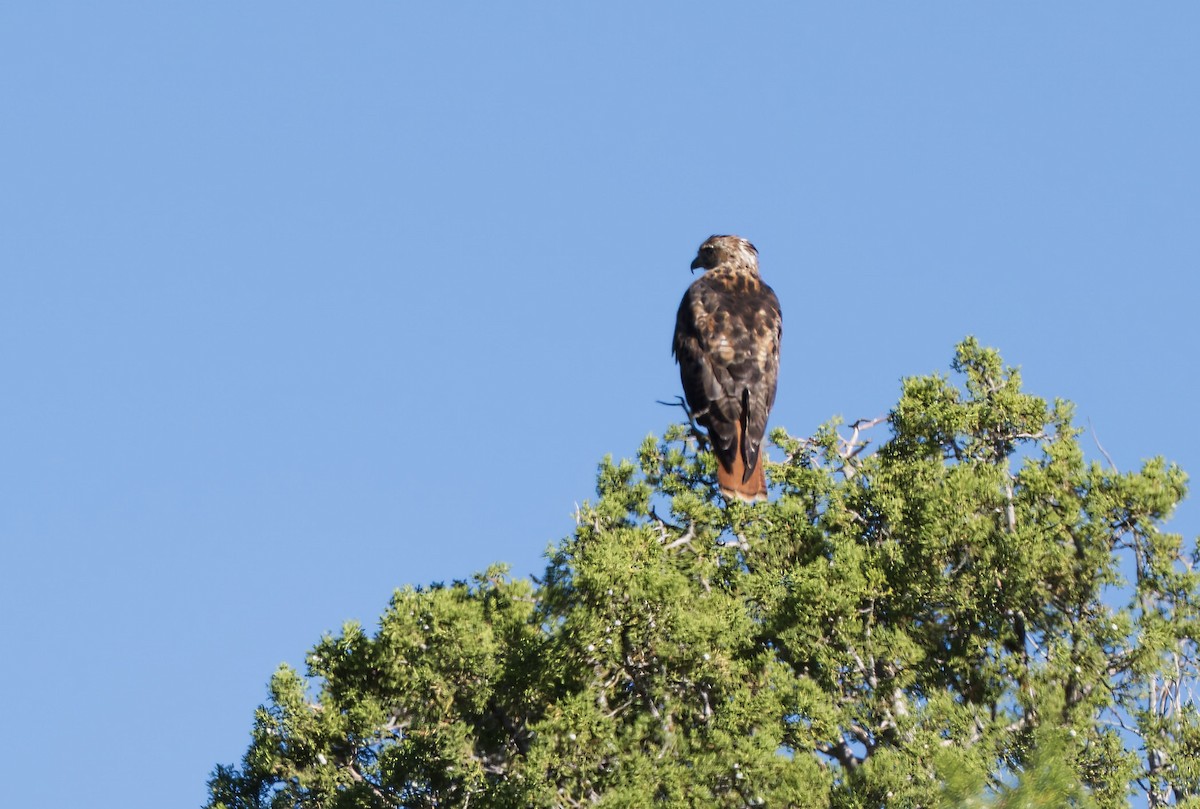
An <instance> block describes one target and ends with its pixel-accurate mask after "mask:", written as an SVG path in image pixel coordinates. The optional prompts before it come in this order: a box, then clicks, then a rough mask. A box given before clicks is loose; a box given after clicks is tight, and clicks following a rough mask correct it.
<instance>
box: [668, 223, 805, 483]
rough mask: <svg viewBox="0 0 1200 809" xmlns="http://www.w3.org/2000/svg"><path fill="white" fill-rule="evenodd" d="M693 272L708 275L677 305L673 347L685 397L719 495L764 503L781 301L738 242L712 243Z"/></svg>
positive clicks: (716, 239) (749, 249) (750, 249)
mask: <svg viewBox="0 0 1200 809" xmlns="http://www.w3.org/2000/svg"><path fill="white" fill-rule="evenodd" d="M692 269H693V270H696V269H703V270H706V272H705V273H704V275H702V276H701V277H700V278H698V279H696V281H694V282H693V283H692V285H691V286H690V287H688V291H687V293H686V294H685V295H684V296H683V301H682V302H681V303H680V304H679V313H678V314H677V315H676V318H675V340H674V343H673V346H672V350H673V353H674V354H675V359H676V361H678V362H679V375H680V377H681V378H682V380H683V392H684V395H685V396H686V397H687V402H688V406H689V407H691V409H692V414H693V416H694V417H695V419H696V421H697V422H699V423H700V425H701V426H703V427H704V428H705V429H706V430H707V431H708V437H709V440H710V441H711V443H712V447H713V452H714V453H715V454H716V456H717V461H718V469H717V483H718V485H719V486H720V489H721V494H723V495H724V496H725V498H726V499H729V498H731V497H738V498H740V499H742V500H745V501H747V502H753V501H755V500H765V499H766V497H767V481H766V477H765V476H764V475H763V471H762V441H763V434H764V433H765V432H766V429H767V415H768V414H769V413H770V412H771V406H772V405H773V404H774V403H775V383H776V379H777V377H778V373H779V340H780V338H781V337H782V335H783V320H782V317H781V315H780V311H779V299H778V298H776V297H775V293H774V292H773V291H772V290H771V288H770V287H769V286H767V285H766V284H764V283H763V282H762V279H760V278H759V277H758V251H757V250H755V249H754V245H752V244H750V242H748V241H746V240H745V239H742V238H740V237H738V236H712V237H710V238H709V239H708V240H707V241H705V242H704V244H702V245H700V250H699V252H698V253H697V254H696V259H695V260H694V261H693V262H692Z"/></svg>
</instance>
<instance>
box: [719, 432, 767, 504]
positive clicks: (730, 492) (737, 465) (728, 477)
mask: <svg viewBox="0 0 1200 809" xmlns="http://www.w3.org/2000/svg"><path fill="white" fill-rule="evenodd" d="M741 449H742V448H741V447H740V446H738V447H735V451H734V453H733V468H732V469H726V468H725V465H724V464H722V463H720V462H718V463H717V486H718V487H719V488H720V489H721V494H722V495H724V497H725V499H726V500H732V499H733V498H735V497H736V498H737V499H739V500H742V501H745V502H747V503H754V502H756V501H759V500H766V499H767V477H766V475H764V474H763V462H762V454H761V453H759V456H758V458H756V459H755V462H754V468H753V469H751V470H749V471H748V472H747V470H746V465H745V461H743V460H742V452H741Z"/></svg>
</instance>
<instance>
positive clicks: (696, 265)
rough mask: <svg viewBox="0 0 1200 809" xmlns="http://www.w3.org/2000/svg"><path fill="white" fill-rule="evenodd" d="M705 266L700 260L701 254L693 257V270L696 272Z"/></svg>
mask: <svg viewBox="0 0 1200 809" xmlns="http://www.w3.org/2000/svg"><path fill="white" fill-rule="evenodd" d="M703 266H704V265H703V264H702V263H701V262H700V256H696V257H695V258H694V259H692V272H695V271H696V270H698V269H700V268H701V267H703Z"/></svg>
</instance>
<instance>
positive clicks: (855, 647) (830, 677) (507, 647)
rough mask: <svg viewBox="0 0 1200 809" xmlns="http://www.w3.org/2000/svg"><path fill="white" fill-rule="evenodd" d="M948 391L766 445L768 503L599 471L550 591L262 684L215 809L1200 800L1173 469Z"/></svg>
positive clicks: (1019, 396)
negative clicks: (265, 693) (245, 746)
mask: <svg viewBox="0 0 1200 809" xmlns="http://www.w3.org/2000/svg"><path fill="white" fill-rule="evenodd" d="M952 367H953V369H954V371H956V372H957V373H958V374H960V375H961V377H962V378H963V384H962V387H957V386H955V385H954V384H952V382H951V380H950V379H948V378H946V377H942V376H928V377H917V378H912V379H908V380H905V382H904V385H903V390H902V393H901V398H900V401H899V402H898V403H897V405H896V407H895V408H894V409H893V410H892V411H891V413H890V414H889V416H888V417H887V419H886V424H887V426H886V427H883V426H882V421H883V420H879V421H876V422H858V423H855V424H853V425H850V426H849V427H848V428H847V427H843V426H842V425H841V424H840V423H839V422H837V421H834V422H831V423H830V424H827V425H825V426H823V427H821V428H820V429H819V430H818V431H817V433H816V434H815V435H814V436H812V437H811V438H807V439H799V438H794V437H792V436H789V435H788V434H787V433H786V432H784V431H783V430H778V429H777V430H776V431H775V433H774V434H773V436H772V438H773V440H774V441H775V443H776V445H777V446H778V447H779V448H780V449H781V450H782V451H783V456H784V459H783V461H782V463H778V464H772V465H770V466H769V468H768V472H769V476H770V478H771V481H772V486H773V489H774V491H775V492H776V496H775V497H774V498H773V499H772V501H771V502H769V503H764V504H758V505H755V506H746V505H744V504H741V503H733V504H730V505H727V506H725V505H722V502H721V500H720V498H719V496H718V495H717V494H716V491H715V486H714V481H713V473H714V471H715V467H714V463H713V460H712V458H711V456H710V455H708V454H707V453H705V452H703V451H701V450H700V449H699V447H698V446H697V441H696V438H695V437H694V436H693V435H692V433H691V432H690V430H689V429H688V428H687V427H686V426H676V427H672V428H671V429H670V430H668V432H667V434H666V435H665V437H664V438H662V439H661V440H659V439H655V438H653V437H651V438H648V439H647V440H646V442H645V443H644V444H643V445H642V447H641V449H640V451H639V452H638V456H637V463H636V464H635V463H632V462H628V461H622V462H620V463H613V462H612V461H611V460H608V459H606V460H605V461H604V462H603V463H602V464H601V467H600V472H599V476H598V484H597V490H598V499H597V500H596V501H595V502H593V503H587V504H585V505H584V506H583V507H581V508H580V509H579V512H578V514H577V528H576V530H575V533H574V535H573V536H572V537H570V538H568V539H566V540H564V541H563V542H562V543H561V544H559V545H558V546H557V547H555V548H552V549H551V551H550V554H549V563H548V566H547V569H546V572H545V575H544V576H543V577H542V579H541V580H540V581H534V582H529V581H524V580H513V579H511V578H509V577H508V575H507V571H506V569H505V568H504V567H503V566H496V567H494V568H491V569H489V570H488V571H487V572H485V573H483V574H481V575H478V576H476V577H475V578H474V579H473V580H472V581H470V582H456V583H454V584H452V585H450V586H443V585H436V586H432V587H428V588H411V587H410V588H406V589H404V590H401V591H398V592H397V593H396V594H395V596H394V597H393V599H392V603H391V606H390V608H389V609H388V610H387V612H386V613H385V614H384V615H383V617H382V618H381V620H380V625H379V629H378V631H376V632H375V633H374V634H373V635H370V634H367V633H365V632H364V631H363V630H362V629H361V628H360V627H358V626H357V625H347V626H346V627H345V628H344V629H343V630H342V632H341V634H340V635H338V636H329V637H326V638H324V639H323V640H322V641H321V642H320V643H319V644H317V646H316V647H315V648H314V649H313V650H312V652H311V653H310V654H309V656H308V661H307V662H308V672H307V675H308V676H307V677H301V676H299V675H298V674H297V673H296V672H295V671H293V670H291V669H289V668H287V667H283V668H281V669H280V670H279V671H278V672H276V674H275V676H274V677H273V678H272V680H271V687H270V700H269V702H268V703H267V705H266V706H264V707H262V708H260V709H259V710H258V712H257V714H256V717H255V725H254V731H253V740H252V743H251V745H250V748H249V750H248V752H247V753H246V756H245V758H244V760H243V761H242V763H241V765H240V766H239V767H218V768H217V770H216V771H215V773H214V775H213V777H212V780H211V781H210V791H211V801H210V803H209V806H210V807H214V809H215V807H225V808H226V809H250V808H251V807H256V808H257V807H272V808H273V809H280V808H282V807H339V808H345V809H349V807H356V808H361V809H379V808H381V807H399V806H403V807H435V806H436V807H467V806H470V805H474V806H487V807H557V806H579V805H589V806H590V805H599V806H614V807H620V806H630V807H634V806H646V805H651V804H654V805H663V806H702V807H744V806H756V805H762V806H796V807H829V809H867V807H935V806H944V807H946V806H994V807H1017V806H1022V807H1024V806H1077V807H1096V808H1097V809H1107V808H1108V807H1118V806H1125V805H1126V804H1127V801H1128V798H1129V795H1130V793H1131V791H1132V790H1135V789H1137V790H1141V791H1142V792H1144V793H1145V795H1146V796H1147V798H1146V800H1147V801H1148V802H1149V804H1150V805H1152V806H1161V805H1165V804H1167V803H1169V802H1172V801H1173V802H1176V803H1178V804H1179V805H1200V803H1195V802H1196V801H1200V798H1193V797H1191V796H1193V795H1200V764H1198V763H1197V762H1200V718H1198V717H1197V713H1196V708H1195V704H1194V702H1193V700H1192V697H1191V688H1192V686H1193V685H1194V684H1195V682H1196V679H1195V678H1196V674H1197V671H1196V663H1197V654H1196V652H1197V650H1196V638H1197V629H1198V626H1200V624H1198V619H1200V614H1198V612H1197V605H1198V600H1197V596H1198V588H1197V585H1198V581H1197V578H1196V574H1194V573H1193V572H1192V570H1191V561H1193V559H1194V554H1193V556H1192V558H1188V557H1185V552H1184V549H1183V543H1182V540H1181V538H1180V537H1178V536H1176V535H1173V534H1169V533H1165V532H1164V531H1163V530H1162V525H1163V523H1164V521H1166V520H1167V519H1168V518H1169V517H1170V514H1171V512H1172V510H1173V508H1174V507H1175V506H1176V504H1177V503H1178V502H1179V501H1180V500H1181V499H1182V497H1183V496H1184V494H1185V483H1186V478H1185V475H1184V474H1183V472H1182V471H1181V470H1179V469H1178V468H1177V467H1175V466H1173V465H1170V464H1167V463H1165V462H1163V461H1162V460H1160V459H1155V460H1152V461H1149V462H1147V463H1146V464H1144V465H1143V467H1142V468H1141V469H1140V470H1139V471H1137V472H1126V473H1122V472H1118V471H1115V470H1111V469H1106V468H1104V467H1102V466H1101V465H1099V464H1097V463H1088V462H1086V461H1085V459H1084V456H1083V452H1082V450H1081V447H1080V444H1079V430H1078V429H1076V428H1075V427H1073V426H1072V424H1071V407H1070V405H1069V404H1067V403H1065V402H1061V401H1056V402H1053V403H1052V404H1048V403H1046V402H1045V401H1043V400H1042V399H1039V398H1037V397H1034V396H1030V395H1028V394H1026V393H1024V392H1022V390H1021V384H1020V376H1019V374H1018V373H1017V372H1016V371H1015V370H1013V369H1011V368H1005V367H1004V366H1003V364H1002V363H1001V360H1000V357H999V355H998V354H997V353H996V352H995V351H992V350H989V349H984V348H981V347H980V346H979V345H978V344H977V343H976V342H975V341H974V340H971V339H968V340H966V341H964V342H963V343H962V344H960V345H959V346H958V350H957V354H956V357H955V360H954V363H953V366H952ZM889 428H890V435H889V436H886V440H884V441H882V443H881V444H880V445H879V446H878V449H876V450H874V451H869V450H870V449H871V448H870V447H868V443H869V442H868V440H867V437H868V436H874V435H875V434H876V433H874V432H872V431H882V430H884V429H889ZM1189 801H1192V802H1193V803H1191V804H1189V803H1188V802H1189Z"/></svg>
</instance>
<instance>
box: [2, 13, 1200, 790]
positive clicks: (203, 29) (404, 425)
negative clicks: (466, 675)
mask: <svg viewBox="0 0 1200 809" xmlns="http://www.w3.org/2000/svg"><path fill="white" fill-rule="evenodd" d="M1198 34H1200V6H1195V5H1190V4H1183V3H1164V4H1155V5H1154V6H1153V7H1149V6H1142V7H1139V8H1137V9H1136V11H1135V10H1134V9H1133V7H1132V6H1128V5H1126V4H1117V3H1107V2H1089V3H1072V2H1063V3H1054V4H1034V3H1006V4H999V3H971V4H966V3H959V4H950V3H926V4H850V3H839V4H832V3H829V4H821V5H816V4H801V3H796V4H789V5H785V4H783V3H770V4H766V3H764V4H758V5H755V6H752V7H742V8H738V9H737V10H735V9H734V7H733V6H732V5H731V4H729V5H727V4H710V3H690V4H684V3H662V4H631V3H630V4H623V3H605V4H593V5H591V6H588V7H585V6H583V4H565V3H564V4H553V5H552V4H549V3H545V4H537V5H534V4H525V3H510V4H486V5H485V4H463V5H450V4H437V5H435V4H428V5H427V6H426V7H424V8H417V7H416V6H415V5H413V4H403V3H397V2H389V3H380V2H365V3H358V4H336V5H335V4H311V3H310V4H304V3H283V2H259V3H252V4H250V3H230V2H206V3H190V4H185V3H150V2H141V3H132V2H108V3H103V4H101V3H82V2H54V1H53V0H48V1H47V2H38V3H20V4H18V3H10V4H6V5H5V6H4V7H2V8H0V99H2V100H3V109H4V112H3V115H0V146H2V149H0V188H2V189H3V190H2V191H0V375H2V379H3V381H4V385H3V393H2V394H0V423H2V424H3V427H2V428H0V440H2V445H0V486H2V490H3V494H2V495H0V503H2V505H0V609H2V611H3V615H4V616H5V621H6V631H5V641H6V642H5V644H4V646H5V648H6V650H7V651H6V652H5V654H4V662H3V665H2V666H0V693H4V694H5V695H6V711H5V718H4V733H3V734H2V735H3V738H0V777H2V780H3V783H4V784H5V791H6V795H5V799H4V802H5V803H6V804H9V805H13V806H41V807H51V808H53V807H75V806H79V805H80V804H81V803H86V804H87V805H89V806H99V807H104V806H121V807H134V808H138V807H146V808H147V809H149V808H150V807H161V806H195V805H197V804H199V803H201V802H202V801H203V799H204V797H205V793H204V783H205V779H206V777H207V775H208V774H209V771H210V770H211V768H212V767H213V765H214V764H216V763H218V762H234V761H236V760H237V759H239V758H240V756H241V754H242V752H243V751H244V749H245V746H246V744H247V743H248V741H249V736H248V732H249V730H250V725H251V720H252V712H253V709H254V707H255V706H256V705H257V704H258V703H260V702H261V701H262V700H263V698H264V696H265V693H266V692H265V684H266V681H267V678H268V677H269V676H270V674H271V672H272V671H273V670H274V668H275V667H276V666H277V665H278V664H279V663H280V662H283V661H290V662H293V663H297V664H298V663H300V662H301V661H302V660H303V655H304V652H305V651H306V650H307V648H308V647H309V646H310V645H311V644H312V643H314V642H315V641H316V640H317V639H318V638H319V637H320V635H321V634H322V633H323V632H325V631H330V630H337V629H338V628H339V627H340V625H341V624H342V622H343V621H344V620H347V619H357V620H360V621H362V622H363V623H365V624H367V625H368V626H371V625H373V624H374V622H375V619H376V617H377V616H378V615H379V614H380V613H381V612H382V610H383V609H384V608H385V606H386V604H387V600H388V598H389V596H390V594H391V592H392V590H393V589H394V588H395V587H398V586H401V585H404V584H406V583H414V584H419V583H428V582H430V581H439V580H450V579H455V578H465V577H467V576H469V575H470V574H471V573H472V572H473V571H476V570H479V569H482V568H483V567H485V566H486V565H487V564H489V563H490V562H492V561H496V560H503V561H508V562H510V563H512V565H513V566H514V571H515V572H516V573H517V574H519V575H529V574H532V573H538V572H540V570H541V568H542V565H543V559H542V553H543V552H544V550H545V548H546V547H547V545H548V544H549V543H552V542H555V541H557V540H558V539H559V538H561V537H562V536H564V535H566V534H567V533H569V531H570V530H571V518H570V515H571V512H572V510H573V507H574V504H575V503H576V502H577V501H580V500H582V499H584V498H587V497H589V496H591V495H592V493H593V475H594V471H595V466H596V464H597V462H598V461H599V460H600V459H601V457H602V456H603V455H604V454H606V453H613V454H614V455H617V456H630V455H632V454H633V453H634V451H635V450H636V448H637V446H638V444H639V443H640V441H641V440H642V438H643V437H644V436H645V435H646V434H648V433H651V432H661V431H662V429H663V428H665V426H666V425H667V424H668V423H669V422H670V421H672V420H673V419H675V418H676V417H677V416H678V412H677V411H673V410H670V409H668V408H664V407H662V406H661V405H658V404H656V403H655V400H657V399H669V398H672V397H673V396H675V395H676V394H678V393H679V390H680V388H679V382H678V376H677V371H676V369H675V366H674V365H673V363H672V360H671V357H670V353H669V344H670V334H671V329H672V325H673V318H674V314H675V308H676V306H677V304H678V301H679V298H680V296H681V295H682V293H683V291H684V289H685V288H686V286H687V284H688V283H689V282H690V280H691V276H690V275H689V273H688V271H687V268H688V264H689V263H690V261H691V259H692V257H693V255H694V252H695V249H696V247H697V245H698V244H699V243H700V242H701V241H702V240H703V239H704V238H705V237H707V236H708V235H709V234H711V233H727V232H730V233H738V234H741V235H744V236H746V237H748V238H750V239H751V240H752V241H754V242H755V244H756V245H757V246H758V248H759V251H760V256H761V263H762V270H763V274H764V277H765V278H766V279H767V281H768V282H769V283H770V284H771V285H772V286H773V287H774V288H775V290H776V291H777V293H778V294H779V298H780V300H781V301H782V305H783V311H784V321H785V328H784V344H783V360H782V370H781V378H780V390H779V397H778V400H777V403H776V409H775V414H774V417H773V419H772V423H773V424H775V425H781V426H785V427H787V428H788V429H789V430H791V431H792V432H793V433H797V434H807V433H809V432H811V431H812V430H813V429H814V428H815V427H816V426H817V425H818V424H819V423H821V422H823V421H825V420H826V419H828V418H829V417H831V416H833V415H836V414H841V415H844V416H846V417H847V418H848V419H854V418H857V417H861V416H876V415H881V414H883V413H884V412H886V410H887V409H888V407H889V406H890V405H891V404H892V403H893V402H894V401H895V398H896V396H897V394H898V391H899V382H900V379H901V378H902V377H904V376H906V375H912V374H919V373H928V372H931V371H936V370H946V369H948V365H949V360H950V358H951V355H952V352H953V346H954V344H955V343H956V342H957V341H958V340H959V339H960V338H962V337H963V336H964V335H967V334H974V335H976V336H978V337H979V338H980V340H981V341H983V342H984V343H986V344H989V345H993V346H996V347H998V348H999V349H1000V350H1001V351H1002V353H1003V354H1004V356H1005V358H1006V360H1008V361H1009V362H1010V363H1013V364H1017V365H1020V366H1021V368H1022V370H1023V375H1024V378H1025V382H1026V387H1027V389H1028V390H1030V391H1032V392H1034V393H1038V394H1040V395H1043V396H1046V397H1055V396H1059V397H1064V398H1068V399H1071V400H1073V401H1075V402H1076V404H1077V406H1078V413H1079V421H1080V422H1081V423H1084V424H1086V423H1087V422H1089V421H1090V423H1091V425H1092V426H1093V427H1094V429H1095V430H1096V433H1097V434H1098V435H1099V437H1100V439H1101V441H1102V442H1103V444H1104V446H1105V448H1106V449H1107V450H1108V452H1109V453H1110V454H1111V455H1112V457H1113V458H1114V459H1115V460H1116V461H1117V463H1118V464H1119V465H1120V466H1122V467H1124V468H1130V467H1134V466H1136V465H1138V464H1139V463H1140V461H1141V459H1143V458H1146V457H1150V456H1154V455H1164V456H1166V457H1168V458H1171V459H1173V460H1176V461H1178V462H1179V463H1180V464H1182V465H1183V466H1184V467H1185V468H1186V469H1189V470H1191V471H1193V473H1196V472H1197V470H1200V438H1198V437H1197V435H1198V432H1200V431H1198V429H1197V427H1196V425H1195V424H1193V414H1194V412H1195V403H1196V401H1197V399H1200V384H1198V383H1197V381H1196V373H1195V365H1196V363H1195V356H1196V354H1197V350H1198V349H1200V326H1198V325H1197V322H1196V317H1197V299H1198V297H1200V295H1198V293H1200V290H1198V289H1197V280H1196V270H1197V267H1198V266H1200V148H1198V146H1197V144H1200V94H1198V93H1197V85H1198V83H1200V48H1197V47H1196V42H1197V36H1198ZM1089 450H1090V451H1091V450H1092V448H1091V446H1090V445H1089ZM1092 454H1093V455H1094V456H1096V457H1098V453H1096V452H1094V451H1093V452H1092ZM1173 527H1174V528H1175V529H1176V530H1179V531H1181V532H1183V533H1185V534H1186V535H1188V536H1189V537H1194V536H1195V535H1196V534H1197V533H1200V509H1198V508H1197V506H1196V503H1195V502H1194V501H1192V502H1188V503H1186V504H1185V506H1184V507H1183V509H1182V510H1181V511H1180V513H1179V514H1178V516H1177V518H1176V519H1175V521H1174V522H1173Z"/></svg>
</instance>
